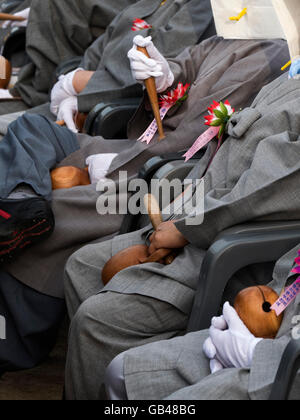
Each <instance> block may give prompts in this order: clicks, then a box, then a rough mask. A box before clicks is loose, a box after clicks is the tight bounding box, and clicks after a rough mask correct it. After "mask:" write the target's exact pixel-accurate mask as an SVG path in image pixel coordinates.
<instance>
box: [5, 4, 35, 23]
mask: <svg viewBox="0 0 300 420" xmlns="http://www.w3.org/2000/svg"><path fill="white" fill-rule="evenodd" d="M29 13H30V7H28V8H27V9H24V10H22V11H21V12H17V13H15V14H14V16H21V17H22V18H24V19H25V20H22V21H21V22H19V21H17V20H16V21H15V20H13V21H11V20H6V21H5V22H4V23H3V25H2V28H9V27H11V28H26V26H27V25H28V18H29Z"/></svg>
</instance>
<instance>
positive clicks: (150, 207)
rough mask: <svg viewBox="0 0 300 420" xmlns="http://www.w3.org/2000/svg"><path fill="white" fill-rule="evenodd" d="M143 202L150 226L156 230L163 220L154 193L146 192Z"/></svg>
mask: <svg viewBox="0 0 300 420" xmlns="http://www.w3.org/2000/svg"><path fill="white" fill-rule="evenodd" d="M144 204H145V207H146V210H147V212H148V214H149V217H150V220H151V223H152V226H153V228H154V229H155V230H156V229H157V228H158V226H159V225H160V224H161V223H162V221H163V218H162V215H161V211H160V207H159V205H158V202H157V200H156V198H155V197H154V195H152V194H146V195H145V197H144Z"/></svg>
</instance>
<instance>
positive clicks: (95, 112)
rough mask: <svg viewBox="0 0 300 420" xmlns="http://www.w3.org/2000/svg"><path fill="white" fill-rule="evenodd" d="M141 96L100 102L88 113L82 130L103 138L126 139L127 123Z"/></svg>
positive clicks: (134, 111)
mask: <svg viewBox="0 0 300 420" xmlns="http://www.w3.org/2000/svg"><path fill="white" fill-rule="evenodd" d="M141 100H142V98H141V97H137V98H121V99H118V100H114V101H109V102H101V103H99V104H98V105H96V106H95V107H94V108H93V109H92V110H91V111H90V112H89V114H88V116H87V118H86V120H85V124H84V127H83V132H84V133H86V134H89V135H91V136H102V137H104V138H105V139H110V140H112V139H127V125H128V122H129V121H130V120H131V118H132V117H133V115H134V114H135V113H136V111H137V109H138V107H139V105H140V103H141Z"/></svg>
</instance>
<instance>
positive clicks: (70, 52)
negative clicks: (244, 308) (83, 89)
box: [12, 0, 136, 106]
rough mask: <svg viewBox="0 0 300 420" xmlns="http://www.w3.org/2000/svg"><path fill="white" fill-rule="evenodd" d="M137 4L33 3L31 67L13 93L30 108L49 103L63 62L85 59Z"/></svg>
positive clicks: (128, 0) (119, 0)
mask: <svg viewBox="0 0 300 420" xmlns="http://www.w3.org/2000/svg"><path fill="white" fill-rule="evenodd" d="M135 2H136V0H109V1H99V0H64V1H61V0H43V1H42V5H41V0H32V4H31V12H30V17H29V22H28V26H27V33H26V51H27V54H28V56H29V58H30V60H31V63H30V64H28V65H26V66H24V68H23V69H22V70H21V72H20V74H19V81H18V83H17V84H16V86H15V88H14V89H13V90H12V93H13V94H14V96H20V95H21V97H22V99H23V100H24V102H25V103H26V104H27V105H28V106H35V105H39V104H43V103H45V102H47V101H48V99H49V96H48V92H49V89H50V88H51V87H52V85H53V83H54V82H55V78H54V72H55V69H56V67H57V66H58V65H59V64H60V63H61V62H63V61H65V60H68V59H70V58H73V57H76V56H82V55H83V54H84V53H85V51H86V50H87V49H88V47H89V46H90V45H91V44H92V43H93V41H94V40H95V39H96V38H97V37H98V36H100V35H101V34H102V33H103V32H104V31H105V29H106V27H107V26H108V25H109V24H110V23H111V21H112V20H113V19H114V18H115V17H116V16H117V15H118V14H119V13H120V12H122V11H123V10H124V9H126V7H128V6H130V5H132V4H134V3H135Z"/></svg>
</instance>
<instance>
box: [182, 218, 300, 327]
mask: <svg viewBox="0 0 300 420" xmlns="http://www.w3.org/2000/svg"><path fill="white" fill-rule="evenodd" d="M299 243H300V221H294V222H291V221H288V222H265V223H264V222H260V223H252V224H247V225H241V226H236V227H234V228H230V229H227V230H226V231H224V232H223V233H221V234H220V235H219V236H218V237H217V238H216V240H215V242H214V243H213V245H212V246H211V247H210V248H209V250H208V251H207V253H206V256H205V258H204V261H203V265H202V269H201V273H200V279H199V284H198V289H197V291H196V294H195V300H194V304H193V308H192V312H191V317H190V321H189V325H188V332H191V331H198V330H203V329H206V328H209V327H210V324H211V319H212V317H213V316H215V315H217V314H218V311H219V309H220V307H221V304H222V296H223V293H224V290H225V288H226V286H227V284H228V282H229V280H230V279H231V277H232V276H233V275H234V274H235V273H236V272H237V271H238V270H240V269H241V268H243V267H246V266H248V265H251V264H256V263H263V262H273V261H277V260H278V259H279V258H280V257H282V256H283V255H284V254H285V253H287V252H288V251H290V250H291V249H292V248H293V247H295V246H296V245H297V244H299Z"/></svg>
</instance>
